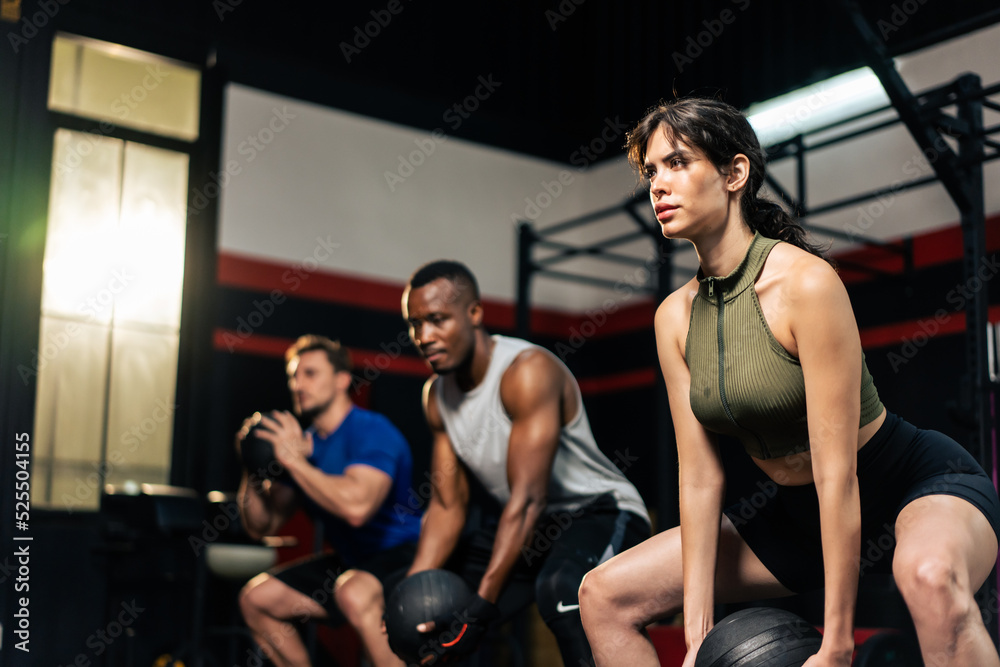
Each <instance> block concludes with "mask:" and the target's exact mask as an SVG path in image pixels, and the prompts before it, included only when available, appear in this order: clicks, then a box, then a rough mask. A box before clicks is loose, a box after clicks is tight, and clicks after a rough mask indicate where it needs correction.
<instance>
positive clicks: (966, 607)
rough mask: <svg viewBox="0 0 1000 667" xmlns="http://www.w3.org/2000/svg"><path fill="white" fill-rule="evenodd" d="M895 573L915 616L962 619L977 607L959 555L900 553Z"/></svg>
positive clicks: (895, 565)
mask: <svg viewBox="0 0 1000 667" xmlns="http://www.w3.org/2000/svg"><path fill="white" fill-rule="evenodd" d="M893 576H894V577H895V579H896V585H897V586H898V587H899V590H900V592H901V593H902V594H903V598H904V599H905V600H906V602H907V604H908V606H909V607H910V611H911V614H913V616H914V617H915V619H916V618H917V617H921V616H926V617H928V618H939V619H942V620H944V619H946V618H961V617H964V616H966V615H968V614H969V613H970V612H971V611H972V609H973V607H974V602H975V601H974V599H973V596H972V594H973V592H972V590H971V589H970V586H969V583H968V581H967V578H968V577H967V576H965V575H964V573H963V572H962V571H961V569H960V568H959V567H958V562H957V559H955V558H948V557H946V556H943V555H941V554H934V553H929V554H910V555H909V556H906V555H903V556H902V557H900V555H899V554H897V558H895V559H894V560H893Z"/></svg>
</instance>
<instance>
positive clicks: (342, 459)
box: [238, 335, 420, 667]
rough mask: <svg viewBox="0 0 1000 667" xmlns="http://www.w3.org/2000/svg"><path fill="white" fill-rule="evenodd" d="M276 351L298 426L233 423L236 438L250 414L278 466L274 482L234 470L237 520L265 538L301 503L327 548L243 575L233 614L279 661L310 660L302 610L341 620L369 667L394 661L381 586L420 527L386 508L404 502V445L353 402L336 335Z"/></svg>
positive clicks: (275, 421)
mask: <svg viewBox="0 0 1000 667" xmlns="http://www.w3.org/2000/svg"><path fill="white" fill-rule="evenodd" d="M285 358H286V360H287V362H288V366H287V370H288V386H289V389H290V390H291V393H292V400H293V404H294V407H295V412H296V413H297V414H298V415H299V416H300V417H301V418H302V420H303V422H304V423H308V424H309V427H308V428H307V429H306V430H305V431H303V430H302V428H301V427H300V424H299V421H298V420H297V419H296V418H295V417H294V416H293V415H292V414H290V413H288V412H275V413H271V415H270V416H263V417H262V416H260V415H255V417H254V418H251V419H248V420H247V421H246V422H245V423H244V424H243V429H242V430H241V431H240V434H239V435H238V440H239V441H242V439H243V438H244V437H245V435H246V433H247V431H248V430H249V429H250V428H251V427H252V426H254V425H256V424H257V423H258V422H259V423H260V424H261V425H262V426H263V427H264V428H263V429H258V431H257V434H258V435H259V436H260V437H262V438H264V439H266V440H269V441H270V442H271V443H272V445H273V446H274V456H275V459H276V460H277V462H278V463H279V464H280V465H281V466H282V467H283V468H284V470H285V472H286V473H287V475H286V476H284V477H283V481H282V480H273V479H262V478H260V477H258V475H257V474H256V473H254V472H244V475H243V480H242V482H241V484H240V490H239V505H240V512H241V516H242V519H243V525H244V526H245V528H246V531H247V533H249V534H250V535H251V536H252V537H254V538H258V539H259V538H261V537H263V536H265V535H273V534H274V533H275V532H276V531H277V530H278V529H279V528H280V527H281V525H282V524H283V523H284V522H285V521H286V520H287V519H288V517H289V516H291V514H292V513H293V512H294V511H295V509H296V507H298V506H300V505H301V506H302V507H303V509H305V511H306V512H307V513H308V514H309V515H310V516H311V517H313V519H314V520H319V521H321V522H322V525H323V527H324V535H325V537H326V539H327V540H328V541H329V543H330V544H331V545H332V546H333V547H334V549H335V552H334V553H332V554H321V555H316V556H311V557H309V558H306V559H302V560H299V561H295V562H293V563H291V564H288V565H286V566H283V567H280V568H276V569H274V570H272V571H270V572H265V573H262V574H260V575H258V576H257V577H254V578H253V579H252V580H250V582H248V583H247V585H246V586H245V587H244V588H243V591H242V593H241V594H240V607H241V609H242V610H243V617H244V618H245V619H246V622H247V625H248V626H249V627H250V630H251V632H252V633H253V635H254V638H255V639H256V640H257V642H258V644H260V646H261V648H262V649H263V650H264V652H265V653H266V654H267V655H268V657H269V658H270V659H271V660H272V661H273V662H274V663H275V664H276V665H279V666H284V665H308V664H309V656H308V652H307V650H306V648H305V645H304V644H303V642H302V640H301V638H300V636H299V634H298V632H297V631H296V628H295V624H296V623H298V622H301V621H304V620H306V619H310V618H318V619H324V620H330V621H334V622H338V621H341V622H342V621H344V620H346V621H347V622H349V623H350V624H351V625H352V626H354V628H355V629H356V630H357V631H358V634H359V635H360V637H361V641H362V643H363V644H364V646H365V650H366V651H367V653H368V655H369V657H370V659H371V661H372V663H373V664H374V665H376V666H377V667H378V666H381V665H393V666H397V665H402V662H400V660H399V658H397V657H396V656H395V655H393V653H392V651H391V650H390V649H389V644H388V641H387V640H386V637H385V635H384V634H383V633H382V612H383V607H384V601H383V600H384V597H383V596H384V591H386V590H391V585H392V584H393V583H394V582H396V581H398V580H399V579H401V578H402V576H403V575H404V574H405V572H406V568H407V567H408V566H409V565H410V563H411V561H412V560H413V555H414V553H415V544H416V541H417V538H418V537H419V535H420V517H419V516H417V515H415V514H412V513H409V512H403V513H396V512H393V511H392V508H393V507H398V506H399V505H400V504H402V505H404V506H405V504H406V500H407V492H408V489H409V487H410V481H411V479H410V477H411V473H412V467H413V462H412V458H411V455H410V448H409V445H408V443H407V442H406V439H405V438H404V437H403V435H402V434H401V433H400V432H399V430H398V429H396V427H395V426H393V425H392V423H391V422H390V421H389V420H388V419H386V418H385V417H384V416H382V415H380V414H377V413H374V412H369V411H368V410H364V409H362V408H359V407H357V406H355V405H354V404H353V403H352V401H351V399H350V397H349V395H348V390H349V388H350V386H351V365H350V358H349V356H348V354H347V351H346V350H345V349H344V348H342V347H341V346H340V344H339V343H337V342H334V341H331V340H330V339H328V338H324V337H322V336H314V335H309V336H303V337H301V338H299V340H298V341H296V342H295V344H294V345H292V347H291V348H289V349H288V351H287V352H286V353H285Z"/></svg>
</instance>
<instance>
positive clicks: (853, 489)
mask: <svg viewBox="0 0 1000 667" xmlns="http://www.w3.org/2000/svg"><path fill="white" fill-rule="evenodd" d="M628 149H629V160H630V162H631V164H632V165H633V166H634V167H636V168H637V169H639V170H641V171H642V172H643V173H644V175H645V176H646V178H647V179H648V180H649V191H650V199H651V201H652V204H653V208H654V211H655V214H656V218H657V220H658V221H659V223H660V226H661V228H662V232H663V235H664V236H665V237H667V238H671V239H686V240H688V241H690V242H691V243H692V244H693V245H694V247H695V250H696V251H697V254H698V260H699V263H700V269H699V271H698V275H697V276H696V277H695V278H693V279H692V280H691V281H689V282H688V283H687V284H686V285H684V286H683V287H682V288H680V289H679V290H677V291H676V292H674V293H673V294H671V295H670V296H669V297H667V298H666V299H665V300H664V301H663V303H662V304H661V305H660V307H659V308H658V310H657V312H656V318H655V329H656V339H657V350H658V355H659V360H660V365H661V367H662V370H663V375H664V378H665V380H666V384H667V392H668V395H669V402H670V412H671V416H672V419H673V423H674V429H675V432H676V437H677V449H678V459H679V467H680V474H679V478H680V517H681V525H680V527H678V528H674V529H671V530H667V531H665V532H662V533H660V534H658V535H656V536H654V537H652V538H651V539H649V540H647V541H646V542H644V543H642V544H640V545H638V546H636V547H633V548H632V549H630V550H628V551H626V552H624V553H622V554H620V555H619V556H616V557H615V558H612V559H611V560H609V561H608V562H606V563H604V564H603V565H601V566H599V567H597V568H596V569H594V570H593V571H592V572H590V573H589V574H588V575H587V577H586V578H585V579H584V582H583V585H582V587H581V591H580V606H581V613H582V615H583V622H584V627H585V629H586V631H587V636H588V638H589V640H590V643H591V646H592V648H593V650H594V657H595V659H596V662H597V664H598V665H629V667H637V666H639V665H656V664H658V662H657V657H656V652H655V650H654V649H653V646H652V644H651V643H650V641H649V638H648V636H647V635H646V634H645V632H644V628H645V627H646V625H648V624H649V623H651V622H653V621H655V620H658V619H663V618H669V617H670V616H672V615H674V614H676V613H678V612H682V611H683V613H684V630H685V638H686V642H687V646H688V655H687V658H686V659H685V662H684V667H690V666H692V665H693V664H694V658H695V655H696V654H697V650H698V647H699V646H700V645H701V642H702V640H703V639H704V637H705V635H706V634H707V633H708V631H709V630H710V629H711V628H712V626H713V623H714V619H713V605H714V604H716V603H721V602H739V601H748V600H754V599H763V598H770V597H778V596H782V595H790V594H792V593H795V592H802V591H805V590H810V589H815V588H824V587H825V589H826V595H825V608H824V623H823V625H824V635H823V643H822V645H821V648H820V650H819V653H817V654H816V655H814V656H812V657H811V658H810V659H809V660H808V662H807V663H806V666H807V667H821V666H822V667H826V666H837V667H848V666H849V665H850V662H851V654H852V651H853V649H854V640H853V621H854V607H855V602H856V597H857V587H858V581H859V577H860V576H863V575H864V574H865V573H866V572H868V571H882V572H886V573H888V572H891V573H892V574H893V576H894V577H895V580H896V583H897V585H898V588H899V590H900V591H901V593H902V594H903V598H904V600H905V601H906V603H907V606H908V607H909V609H910V613H911V615H912V617H913V621H914V625H915V627H916V630H917V634H918V638H919V640H920V646H921V652H922V653H923V656H924V661H925V663H926V664H928V665H970V666H972V665H974V666H975V667H989V666H994V667H996V666H998V665H1000V658H998V656H997V652H996V649H995V648H994V646H993V644H992V642H991V640H990V637H989V635H988V633H987V631H986V628H985V626H984V624H983V620H982V617H981V614H980V610H979V608H978V606H977V604H976V602H975V600H974V598H973V593H974V592H975V591H976V590H977V589H978V588H979V586H980V585H981V584H982V583H983V582H984V581H985V579H986V577H987V576H988V575H989V573H990V570H991V569H992V567H993V565H994V564H995V562H996V558H997V534H998V532H1000V502H998V500H997V495H996V491H995V489H994V488H993V485H992V482H991V481H990V479H989V478H988V477H987V476H986V475H985V473H984V472H983V471H982V468H981V467H980V466H979V465H978V463H977V462H976V460H975V459H974V458H973V457H971V456H970V455H969V454H968V453H967V452H966V451H965V450H964V449H963V448H962V447H961V446H960V445H958V444H957V443H955V442H954V441H953V440H951V439H950V438H948V437H946V436H944V435H943V434H941V433H937V432H933V431H923V430H920V429H918V428H916V427H914V426H912V425H910V424H909V423H907V422H905V421H904V420H902V419H900V418H899V417H897V416H895V415H894V414H892V413H891V412H888V411H887V410H886V409H885V408H884V407H883V405H882V403H881V401H880V400H879V397H878V392H877V391H876V389H875V385H874V382H873V380H872V377H871V375H870V374H869V372H868V369H867V367H866V365H865V363H864V356H863V354H862V351H861V343H860V337H859V334H858V327H857V323H856V322H855V319H854V314H853V311H852V308H851V304H850V301H849V299H848V296H847V291H846V289H845V288H844V285H843V283H842V282H841V281H840V279H839V277H838V276H837V274H836V272H835V271H834V269H833V268H832V267H831V266H830V264H828V263H827V262H826V261H825V260H824V259H823V258H822V257H821V256H820V253H819V252H818V250H817V249H816V248H815V247H814V246H811V245H810V244H808V243H807V242H806V240H805V238H804V237H805V234H804V232H803V230H802V228H801V227H799V226H798V225H797V224H796V223H795V222H794V221H793V220H792V219H791V218H790V217H789V216H788V215H787V214H786V213H785V212H784V211H783V210H782V209H781V208H780V207H778V206H776V205H775V204H773V203H770V202H767V201H765V200H762V199H760V198H758V191H759V189H760V187H761V185H762V184H763V182H764V157H763V153H762V151H761V148H760V145H759V143H758V141H757V138H756V136H755V135H754V132H753V129H752V128H751V127H750V124H749V123H748V122H747V120H746V119H745V118H744V117H743V115H742V114H741V113H740V112H739V111H738V110H737V109H735V108H733V107H731V106H729V105H726V104H724V103H721V102H717V101H713V100H705V99H682V100H677V101H674V102H671V103H666V104H661V105H659V106H657V107H654V108H653V109H651V110H650V112H649V113H648V114H647V115H646V117H645V118H643V120H641V121H640V122H639V124H638V126H637V127H636V128H635V129H634V130H633V131H632V132H631V133H630V134H629V138H628ZM719 434H722V435H726V436H730V437H733V438H736V439H737V440H738V441H739V442H740V443H741V444H742V446H743V448H744V449H745V450H746V452H747V454H748V455H749V456H750V457H751V459H752V461H753V462H754V463H755V464H756V468H755V469H754V470H758V469H759V471H760V476H759V479H757V480H756V482H757V487H756V488H760V489H767V490H768V493H767V494H763V495H767V501H766V502H764V504H763V506H760V504H759V503H755V504H754V506H753V507H754V511H753V512H749V513H748V512H745V511H743V512H737V511H736V510H735V509H734V508H733V507H727V506H726V505H725V502H724V498H725V489H726V486H727V484H726V480H725V479H724V473H723V470H722V465H721V463H720V456H719V451H718V446H719V444H718V435H719ZM734 482H736V480H730V484H729V486H730V487H733V486H738V484H735V483H734ZM750 488H754V487H753V486H751V487H750ZM772 491H773V492H772ZM743 507H744V509H745V507H746V505H745V504H744V505H743ZM886 526H894V529H895V530H894V533H895V548H894V549H889V550H888V552H887V553H885V554H884V555H883V556H882V557H880V558H879V559H876V561H875V562H872V563H868V562H864V563H863V562H862V561H861V557H860V552H861V545H862V544H867V543H868V542H865V541H864V540H867V539H874V540H875V541H876V543H879V544H883V543H884V541H885V540H884V534H885V527H886ZM880 537H882V538H883V539H882V540H879V538H880Z"/></svg>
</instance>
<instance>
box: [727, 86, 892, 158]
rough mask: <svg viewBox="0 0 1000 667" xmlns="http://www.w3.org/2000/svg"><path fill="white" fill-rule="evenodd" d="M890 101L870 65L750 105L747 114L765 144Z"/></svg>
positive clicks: (782, 139)
mask: <svg viewBox="0 0 1000 667" xmlns="http://www.w3.org/2000/svg"><path fill="white" fill-rule="evenodd" d="M887 104H889V96H888V95H886V93H885V90H884V89H883V88H882V83H881V82H880V81H879V80H878V77H877V76H875V73H874V72H872V71H871V69H870V68H868V67H863V68H861V69H856V70H854V71H851V72H846V73H844V74H840V75H838V76H835V77H833V78H832V79H827V80H826V81H820V82H819V83H815V84H813V85H811V86H807V87H805V88H802V89H800V90H796V91H793V92H791V93H787V94H785V95H781V96H780V97H775V98H774V99H771V100H768V101H766V102H760V103H759V104H753V105H751V106H750V107H749V108H748V109H747V110H746V114H747V117H748V118H749V120H750V124H751V125H752V126H753V129H754V130H755V131H756V132H757V136H758V138H759V139H760V143H761V145H762V146H770V145H773V144H776V143H778V142H781V141H785V140H786V139H791V138H792V137H794V136H796V135H798V134H803V133H805V132H809V131H811V130H815V129H817V128H820V127H823V126H825V125H829V124H830V123H835V122H837V121H841V120H844V119H845V118H850V117H851V116H855V115H857V114H860V113H864V112H866V111H872V110H873V109H878V108H879V107H883V106H886V105H887Z"/></svg>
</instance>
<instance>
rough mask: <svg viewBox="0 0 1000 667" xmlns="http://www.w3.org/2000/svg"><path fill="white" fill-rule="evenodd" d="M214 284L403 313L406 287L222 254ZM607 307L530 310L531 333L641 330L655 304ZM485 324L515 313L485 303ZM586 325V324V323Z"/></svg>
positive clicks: (496, 324)
mask: <svg viewBox="0 0 1000 667" xmlns="http://www.w3.org/2000/svg"><path fill="white" fill-rule="evenodd" d="M217 281H218V283H219V285H223V286H227V287H235V288H238V289H246V290H253V291H257V292H264V293H268V292H271V291H272V290H281V292H282V294H283V295H284V296H286V297H288V296H294V297H297V298H304V299H313V300H316V301H323V302H327V303H336V304H340V305H345V306H357V307H361V308H368V309H371V310H379V311H383V312H390V313H394V314H395V313H400V318H402V314H401V310H400V309H401V301H400V300H401V298H402V296H403V288H404V285H403V284H402V283H391V282H385V281H380V280H375V279H372V278H360V277H357V276H347V275H343V274H337V273H333V272H330V271H326V270H324V271H319V270H316V271H307V270H306V269H305V268H302V267H299V268H295V267H291V266H289V265H287V264H279V263H275V262H271V261H267V260H263V259H256V258H251V257H246V256H243V255H237V254H234V253H226V252H220V253H219V258H218V271H217ZM608 305H609V306H610V308H594V309H592V310H590V311H587V313H583V314H580V313H566V312H562V311H558V310H554V309H551V308H532V309H531V331H532V332H533V333H537V334H542V335H547V336H553V337H556V338H568V337H569V336H571V335H573V333H574V330H576V331H579V329H580V327H581V326H582V325H583V324H584V323H585V322H591V323H592V324H594V325H596V326H597V330H596V332H595V333H593V334H592V335H589V336H587V338H600V337H603V336H609V335H614V334H617V333H621V332H624V331H634V330H636V329H642V328H645V327H647V326H649V325H651V324H652V322H653V311H654V310H655V304H654V303H653V302H652V301H650V300H642V301H639V302H637V303H635V304H628V305H624V306H623V305H622V304H620V303H618V302H617V301H616V302H613V303H611V304H608ZM483 310H484V321H485V325H486V326H487V327H488V328H497V329H503V330H507V331H510V330H512V329H514V326H515V323H516V318H517V311H516V307H515V306H514V304H511V303H507V302H504V301H498V300H494V299H488V298H487V299H483ZM588 326H589V325H588Z"/></svg>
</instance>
